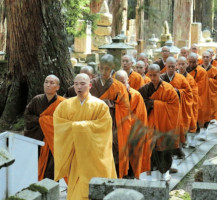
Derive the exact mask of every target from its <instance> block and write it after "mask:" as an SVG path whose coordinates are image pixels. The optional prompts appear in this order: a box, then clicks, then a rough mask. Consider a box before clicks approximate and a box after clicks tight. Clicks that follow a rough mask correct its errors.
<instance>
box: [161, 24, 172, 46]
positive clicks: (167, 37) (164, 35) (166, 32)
mask: <svg viewBox="0 0 217 200" xmlns="http://www.w3.org/2000/svg"><path fill="white" fill-rule="evenodd" d="M168 40H172V36H171V34H170V32H169V26H168V22H167V21H164V25H163V33H162V34H161V37H160V41H159V43H160V44H161V47H163V46H164V45H165V42H166V41H168Z"/></svg>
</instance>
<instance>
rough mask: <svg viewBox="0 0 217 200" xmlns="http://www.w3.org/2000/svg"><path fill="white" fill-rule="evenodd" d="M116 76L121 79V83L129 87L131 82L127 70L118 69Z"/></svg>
mask: <svg viewBox="0 0 217 200" xmlns="http://www.w3.org/2000/svg"><path fill="white" fill-rule="evenodd" d="M115 78H116V79H117V80H118V81H120V82H121V83H123V84H124V85H125V86H126V87H127V88H128V87H129V84H128V75H127V72H126V71H124V70H122V69H121V70H118V71H117V72H116V73H115Z"/></svg>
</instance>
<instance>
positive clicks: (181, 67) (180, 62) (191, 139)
mask: <svg viewBox="0 0 217 200" xmlns="http://www.w3.org/2000/svg"><path fill="white" fill-rule="evenodd" d="M177 66H178V73H179V74H182V75H183V76H184V77H185V78H186V80H187V81H188V83H189V85H190V87H191V89H192V94H193V105H192V112H191V122H190V127H189V132H190V133H193V134H190V133H189V134H188V135H187V141H188V145H189V147H192V148H195V147H196V138H195V133H196V130H197V116H198V87H197V83H196V81H195V80H194V78H193V77H192V76H191V75H190V74H189V73H188V72H187V71H186V69H187V67H188V62H187V59H186V58H185V57H183V56H181V57H179V58H178V59H177Z"/></svg>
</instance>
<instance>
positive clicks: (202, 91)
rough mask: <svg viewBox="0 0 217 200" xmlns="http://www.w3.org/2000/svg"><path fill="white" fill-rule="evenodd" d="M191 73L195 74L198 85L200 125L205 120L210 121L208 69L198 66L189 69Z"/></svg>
mask: <svg viewBox="0 0 217 200" xmlns="http://www.w3.org/2000/svg"><path fill="white" fill-rule="evenodd" d="M188 71H189V74H190V75H192V76H193V78H194V79H195V81H196V83H197V86H198V119H197V121H198V123H199V125H200V127H202V126H203V125H204V123H205V122H208V121H210V109H211V108H210V106H211V102H210V93H209V81H208V75H207V73H206V70H205V69H204V68H203V67H201V66H197V67H196V68H195V69H193V70H192V69H189V68H188Z"/></svg>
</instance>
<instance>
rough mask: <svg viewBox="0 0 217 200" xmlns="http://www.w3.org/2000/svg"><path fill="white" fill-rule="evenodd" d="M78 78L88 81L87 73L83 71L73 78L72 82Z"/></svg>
mask: <svg viewBox="0 0 217 200" xmlns="http://www.w3.org/2000/svg"><path fill="white" fill-rule="evenodd" d="M78 79H82V80H83V81H85V82H87V83H90V78H89V76H88V75H87V74H85V73H80V74H78V75H77V76H76V77H75V79H74V82H76V80H78Z"/></svg>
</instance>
